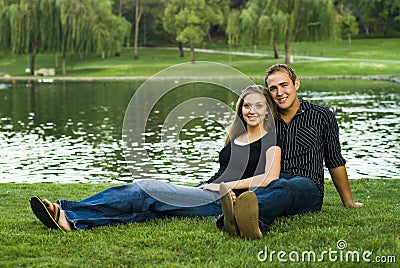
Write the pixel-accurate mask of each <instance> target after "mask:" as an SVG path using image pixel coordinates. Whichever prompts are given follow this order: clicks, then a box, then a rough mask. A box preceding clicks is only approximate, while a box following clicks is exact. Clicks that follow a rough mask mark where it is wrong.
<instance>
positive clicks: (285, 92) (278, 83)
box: [267, 71, 300, 110]
mask: <svg viewBox="0 0 400 268" xmlns="http://www.w3.org/2000/svg"><path fill="white" fill-rule="evenodd" d="M267 84H268V90H269V93H270V95H271V97H272V99H273V100H274V102H275V103H276V104H277V105H278V107H279V108H280V109H281V110H289V109H290V108H293V107H294V104H295V103H297V102H298V98H297V89H298V88H299V87H300V80H299V79H296V81H295V83H294V84H293V82H292V80H291V79H290V77H289V75H288V74H287V73H286V72H284V71H278V72H275V73H273V74H271V75H269V76H268V79H267Z"/></svg>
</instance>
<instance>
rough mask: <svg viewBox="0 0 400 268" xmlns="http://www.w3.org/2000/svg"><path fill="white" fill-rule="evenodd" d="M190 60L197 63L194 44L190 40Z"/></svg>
mask: <svg viewBox="0 0 400 268" xmlns="http://www.w3.org/2000/svg"><path fill="white" fill-rule="evenodd" d="M190 61H191V62H192V63H195V60H194V46H193V43H192V42H190Z"/></svg>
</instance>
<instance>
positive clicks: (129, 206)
mask: <svg viewBox="0 0 400 268" xmlns="http://www.w3.org/2000/svg"><path fill="white" fill-rule="evenodd" d="M59 203H60V207H61V209H62V210H63V212H64V213H65V215H66V218H67V220H68V221H69V222H71V223H72V224H73V226H74V227H75V228H76V229H88V228H92V227H96V226H103V225H112V224H115V223H129V222H143V221H147V220H150V219H156V218H161V217H164V216H165V215H174V216H200V217H201V216H214V215H218V214H220V213H221V207H220V204H219V200H218V193H214V192H210V191H204V190H201V189H198V188H197V187H185V186H177V185H173V184H170V183H166V182H161V181H157V180H141V181H138V182H134V183H131V184H126V185H122V186H117V187H111V188H109V189H106V190H104V191H102V192H100V193H97V194H95V195H93V196H91V197H88V198H86V199H83V200H81V201H79V202H75V201H67V200H60V201H59Z"/></svg>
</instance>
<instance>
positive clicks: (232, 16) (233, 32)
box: [225, 9, 240, 50]
mask: <svg viewBox="0 0 400 268" xmlns="http://www.w3.org/2000/svg"><path fill="white" fill-rule="evenodd" d="M225 32H226V34H227V35H228V45H229V50H231V48H232V45H234V46H236V45H237V43H238V41H239V34H240V11H239V10H237V9H233V10H231V12H230V13H229V15H228V22H227V26H226V29H225Z"/></svg>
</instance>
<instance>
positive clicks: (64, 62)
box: [61, 51, 67, 75]
mask: <svg viewBox="0 0 400 268" xmlns="http://www.w3.org/2000/svg"><path fill="white" fill-rule="evenodd" d="M66 58H67V53H65V51H64V52H63V54H62V60H61V73H62V75H66V74H67V59H66Z"/></svg>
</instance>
